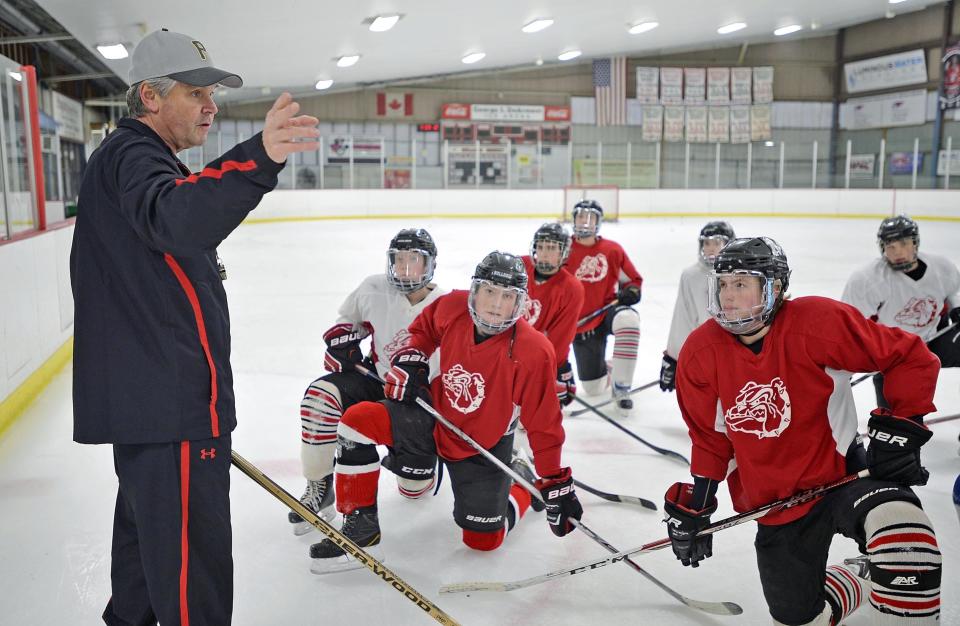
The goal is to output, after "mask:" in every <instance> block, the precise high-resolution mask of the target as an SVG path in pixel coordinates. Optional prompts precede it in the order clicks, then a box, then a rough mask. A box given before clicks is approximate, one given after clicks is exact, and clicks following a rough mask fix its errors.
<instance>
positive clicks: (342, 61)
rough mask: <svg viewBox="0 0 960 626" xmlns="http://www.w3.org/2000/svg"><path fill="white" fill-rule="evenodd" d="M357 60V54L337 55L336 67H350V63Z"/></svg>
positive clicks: (355, 62)
mask: <svg viewBox="0 0 960 626" xmlns="http://www.w3.org/2000/svg"><path fill="white" fill-rule="evenodd" d="M359 60H360V55H359V54H346V55H344V56H342V57H337V67H350V66H351V65H356V64H357V61H359Z"/></svg>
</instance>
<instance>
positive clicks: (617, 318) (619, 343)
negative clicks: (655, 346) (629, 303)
mask: <svg viewBox="0 0 960 626" xmlns="http://www.w3.org/2000/svg"><path fill="white" fill-rule="evenodd" d="M612 326H613V361H612V365H613V368H612V371H611V373H610V377H611V379H612V380H613V384H614V385H620V386H626V387H627V388H628V389H629V388H630V385H632V384H633V372H634V370H635V369H636V368H637V347H638V345H639V343H640V317H639V316H638V315H637V312H636V311H634V310H632V309H622V310H620V311H617V313H616V315H614V316H613V324H612Z"/></svg>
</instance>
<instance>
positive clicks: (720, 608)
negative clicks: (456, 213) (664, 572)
mask: <svg viewBox="0 0 960 626" xmlns="http://www.w3.org/2000/svg"><path fill="white" fill-rule="evenodd" d="M354 368H355V369H356V370H357V371H358V372H360V373H361V374H363V375H364V376H367V377H368V378H370V379H371V380H376V381H378V382H379V383H380V384H384V381H383V379H382V378H380V377H379V376H377V375H376V374H375V373H373V372H371V371H370V370H368V369H367V368H365V367H364V366H362V365H354ZM417 404H418V405H419V406H420V408H422V409H423V410H424V411H426V412H427V413H429V414H430V415H432V416H433V418H434V419H436V420H437V421H438V422H440V423H441V424H443V425H444V426H446V427H447V428H448V429H449V430H450V431H452V432H453V433H454V434H456V435H457V436H458V437H460V438H461V439H463V440H464V441H465V442H466V443H468V444H470V447H472V448H473V449H474V450H476V451H477V452H479V453H480V454H482V455H483V456H484V457H485V458H486V459H487V460H488V461H490V462H491V463H493V464H494V465H496V466H497V467H498V468H500V470H502V471H503V472H505V473H506V474H507V475H508V476H509V477H510V478H512V479H513V481H514V482H515V483H517V484H518V485H520V486H521V487H523V488H524V489H526V490H527V491H529V492H530V496H531V497H533V498H536V499H537V500H539V501H540V502H542V503H543V504H544V505H546V502H544V499H543V496H542V495H541V494H540V490H539V489H537V488H536V487H534V486H533V485H531V484H530V483H528V482H527V481H526V480H524V478H523V477H522V476H520V474H518V473H516V472H515V471H513V469H512V468H511V467H510V466H509V465H507V464H506V463H504V462H503V461H501V460H500V459H498V458H497V457H496V456H494V454H493V453H492V452H490V451H489V450H487V449H486V448H484V447H483V446H481V445H480V444H479V443H477V442H476V441H474V439H473V438H472V437H471V436H470V435H468V434H467V433H465V432H463V431H462V430H460V428H458V427H457V426H456V425H454V424H453V423H452V422H450V420H448V419H447V418H445V417H444V416H443V415H441V414H440V412H439V411H437V410H436V409H434V408H433V407H432V406H430V403H428V402H426V401H424V400H423V398H417ZM569 521H570V524H572V525H573V526H574V527H575V528H579V529H580V530H581V531H582V532H584V533H585V534H586V535H587V536H588V537H590V538H591V539H593V540H594V541H596V542H597V543H599V544H600V545H601V546H603V547H604V548H605V549H606V550H607V551H608V552H610V553H612V554H619V552H618V551H617V549H616V548H614V547H613V546H612V545H611V544H610V543H608V542H607V541H606V540H605V539H603V538H602V537H601V536H600V535H598V534H597V533H595V532H593V531H592V530H591V529H590V528H589V527H587V525H586V524H584V523H583V522H582V521H580V520H578V519H576V518H570V520H569ZM622 560H623V561H624V562H626V563H627V565H629V566H630V567H632V568H633V569H634V570H635V571H637V572H638V573H639V574H641V575H643V576H644V577H646V578H647V580H649V581H650V582H652V583H653V584H655V585H657V586H658V587H660V589H662V590H664V591H665V592H667V593H668V594H670V595H671V596H672V597H673V598H675V599H676V600H678V601H680V602H681V603H683V604H685V605H687V606H689V607H691V608H694V609H698V610H701V611H704V612H706V613H713V614H716V615H739V614H740V613H742V612H743V609H742V608H740V606H739V605H737V604H734V603H733V602H703V601H700V600H693V599H690V598H687V597H686V596H684V595H681V594H679V593H677V592H676V591H674V590H673V589H671V588H670V587H668V586H666V585H665V584H663V583H662V582H660V581H659V580H658V579H657V578H655V577H654V576H653V575H652V574H650V573H649V572H647V571H646V570H645V569H643V568H642V567H640V566H639V565H637V564H636V563H634V562H633V561H631V560H630V559H629V558H628V557H626V556H625V557H624V558H623V559H622Z"/></svg>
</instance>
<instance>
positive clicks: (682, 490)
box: [663, 483, 717, 567]
mask: <svg viewBox="0 0 960 626" xmlns="http://www.w3.org/2000/svg"><path fill="white" fill-rule="evenodd" d="M663 500H664V502H663V510H664V511H665V512H666V514H667V516H666V517H665V518H664V521H665V522H666V523H667V534H668V535H670V544H671V546H672V547H673V553H674V554H675V555H676V557H677V558H678V559H680V562H681V563H683V564H684V565H689V566H691V567H699V566H700V561H702V560H703V559H706V558H709V557H711V556H713V535H712V534H711V535H704V536H702V537H696V536H695V535H696V534H697V533H698V532H700V531H701V530H703V529H704V528H706V527H707V526H709V525H710V516H711V515H712V514H713V513H714V511H716V510H717V498H716V497H715V496H710V498H709V499H708V501H707V505H706V506H705V507H703V508H702V509H694V508H692V507H693V485H692V484H691V483H673V485H672V486H671V487H670V488H669V489H667V493H666V494H665V495H664V496H663Z"/></svg>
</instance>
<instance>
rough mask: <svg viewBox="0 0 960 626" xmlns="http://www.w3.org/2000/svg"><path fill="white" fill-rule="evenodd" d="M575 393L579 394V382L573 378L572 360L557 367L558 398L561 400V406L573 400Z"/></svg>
mask: <svg viewBox="0 0 960 626" xmlns="http://www.w3.org/2000/svg"><path fill="white" fill-rule="evenodd" d="M575 395H577V383H576V382H575V381H574V380H573V369H571V367H570V361H567V362H565V363H564V364H563V365H561V366H560V367H559V368H557V400H559V401H560V406H561V407H564V406H567V405H568V404H570V403H571V402H573V397H574V396H575Z"/></svg>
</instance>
